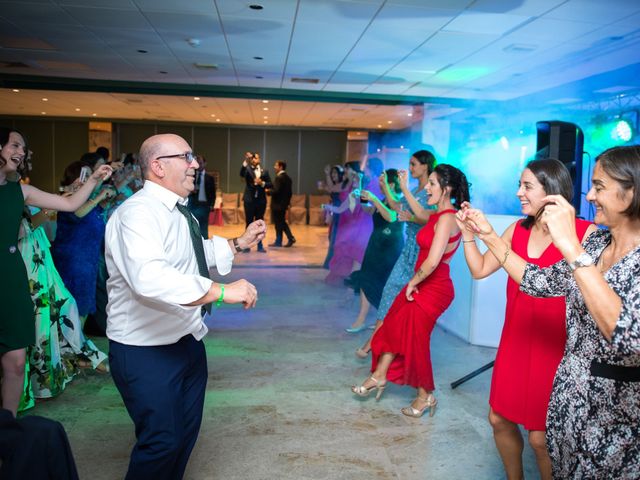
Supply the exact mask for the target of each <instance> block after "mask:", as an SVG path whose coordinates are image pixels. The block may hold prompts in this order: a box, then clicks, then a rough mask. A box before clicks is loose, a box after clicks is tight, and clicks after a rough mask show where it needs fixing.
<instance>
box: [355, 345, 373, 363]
mask: <svg viewBox="0 0 640 480" xmlns="http://www.w3.org/2000/svg"><path fill="white" fill-rule="evenodd" d="M370 351H371V350H365V349H363V348H362V347H358V348H356V357H358V358H362V359H363V360H364V359H365V358H367V357H368V356H369V352H370Z"/></svg>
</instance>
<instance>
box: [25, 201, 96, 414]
mask: <svg viewBox="0 0 640 480" xmlns="http://www.w3.org/2000/svg"><path fill="white" fill-rule="evenodd" d="M49 213H50V211H48V210H41V211H34V212H33V214H31V213H30V212H28V211H26V212H25V214H24V218H23V220H22V228H21V234H22V235H21V236H20V239H19V241H18V249H19V250H20V253H21V254H22V259H23V260H24V263H25V266H26V267H27V276H28V278H29V287H30V289H31V299H32V300H33V304H34V307H35V319H36V338H35V344H34V345H32V346H29V348H28V349H27V354H28V361H29V364H28V367H27V373H28V374H29V377H28V378H27V381H26V382H25V392H24V395H23V399H22V402H21V406H20V410H24V409H27V408H30V407H32V406H33V405H34V399H35V398H51V397H54V396H56V395H59V394H60V393H62V391H63V390H64V388H65V386H66V385H67V383H69V382H70V381H71V380H72V379H73V377H74V376H75V375H76V374H77V373H78V372H79V367H87V366H91V367H92V368H95V369H97V370H98V371H101V372H106V371H107V370H106V359H107V356H106V355H105V354H104V353H103V352H101V351H100V350H98V348H97V347H96V346H95V345H94V343H93V342H92V341H91V340H89V339H88V338H86V337H85V336H84V334H83V333H82V324H81V322H80V316H79V314H78V306H77V304H76V301H75V299H74V298H73V297H72V296H71V293H69V290H67V288H66V287H65V285H64V283H63V281H62V278H60V275H59V274H58V270H57V269H56V267H55V265H54V264H53V260H52V258H51V251H50V244H49V240H48V239H47V236H46V234H45V232H44V229H43V228H40V225H41V224H42V222H43V221H44V220H45V219H46V218H47V217H48V214H49Z"/></svg>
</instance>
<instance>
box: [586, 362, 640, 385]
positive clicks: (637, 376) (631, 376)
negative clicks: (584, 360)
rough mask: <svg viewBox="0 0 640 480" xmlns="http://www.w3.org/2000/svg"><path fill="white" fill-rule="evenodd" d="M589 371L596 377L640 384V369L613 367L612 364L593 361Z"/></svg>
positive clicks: (621, 366)
mask: <svg viewBox="0 0 640 480" xmlns="http://www.w3.org/2000/svg"><path fill="white" fill-rule="evenodd" d="M589 370H590V371H591V375H593V376H594V377H602V378H609V379H611V380H618V381H619V382H640V367H625V366H623V365H611V364H610V363H603V362H599V361H597V360H592V361H591V367H590V369H589Z"/></svg>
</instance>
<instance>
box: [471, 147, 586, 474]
mask: <svg viewBox="0 0 640 480" xmlns="http://www.w3.org/2000/svg"><path fill="white" fill-rule="evenodd" d="M547 195H561V196H562V197H563V198H564V199H566V200H567V201H568V202H570V201H571V198H572V197H573V183H572V181H571V176H570V175H569V171H568V170H567V168H566V167H565V166H564V165H563V164H562V162H559V161H558V160H554V159H549V158H547V159H540V160H533V161H531V162H529V163H528V164H527V166H526V168H525V169H524V171H523V172H522V175H521V176H520V184H519V188H518V192H517V196H518V199H519V200H520V205H521V209H522V213H523V214H524V215H526V217H525V218H524V219H522V220H518V221H517V222H515V223H513V224H511V225H510V226H509V227H508V228H507V229H506V230H505V232H504V233H503V234H502V239H503V240H504V241H505V242H506V243H507V244H509V245H510V248H511V249H512V250H513V252H514V253H516V254H518V255H519V256H520V257H522V258H523V259H525V260H526V261H527V262H529V263H532V264H535V265H538V266H540V267H548V266H549V265H553V264H554V263H556V262H558V261H560V260H561V259H562V254H561V253H560V251H559V250H558V249H557V248H556V247H554V246H553V244H552V242H551V235H550V234H549V231H548V230H547V229H546V228H545V227H544V226H543V224H542V222H541V216H542V213H543V212H544V207H545V203H544V202H543V200H542V199H543V198H545V197H546V196H547ZM459 226H461V225H459ZM575 227H576V232H577V234H578V236H579V238H581V239H582V240H584V239H585V238H586V237H588V236H589V235H590V234H591V233H592V232H594V231H595V229H596V227H595V225H593V224H592V223H591V222H587V221H585V220H580V219H575ZM462 232H463V245H464V254H465V258H466V260H467V264H468V265H469V270H470V271H471V275H472V276H473V278H475V279H481V278H485V277H488V276H489V275H491V274H492V273H494V272H495V271H497V270H498V269H499V268H500V263H499V261H498V259H497V258H496V257H495V256H494V255H493V254H492V253H491V252H490V251H487V252H486V253H485V254H484V255H483V254H481V253H480V251H479V250H478V247H477V246H476V243H475V241H474V239H473V233H471V232H469V231H468V230H466V229H464V228H463V230H462ZM565 308H566V307H565V300H564V297H556V298H534V297H531V296H529V295H527V294H526V293H524V292H521V291H520V290H519V289H518V285H517V284H516V282H514V281H513V280H512V279H509V281H508V282H507V306H506V313H505V320H504V326H503V328H502V337H501V338H500V346H499V347H498V353H497V355H496V361H495V365H494V367H493V377H492V380H491V393H490V397H489V404H490V405H491V409H490V413H489V422H490V423H491V426H492V427H493V437H494V439H495V442H496V447H497V448H498V452H499V453H500V457H501V458H502V462H503V464H504V469H505V472H506V474H507V478H508V479H509V480H511V479H519V478H522V477H523V475H524V473H523V468H522V451H523V447H524V444H523V441H522V435H521V433H520V428H519V426H518V425H522V426H523V427H524V428H525V429H526V430H528V431H529V434H528V440H529V444H530V445H531V447H532V449H533V451H534V453H535V456H536V461H537V463H538V469H539V471H540V478H541V479H543V480H547V479H550V478H551V461H550V459H549V454H548V453H547V446H546V444H545V438H544V437H545V420H546V417H547V407H548V405H549V397H550V395H551V387H552V384H553V377H554V376H555V373H556V369H557V368H558V364H559V363H560V360H561V359H562V354H563V352H564V347H565V342H566V329H565V322H566V314H565Z"/></svg>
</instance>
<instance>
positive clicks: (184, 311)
mask: <svg viewBox="0 0 640 480" xmlns="http://www.w3.org/2000/svg"><path fill="white" fill-rule="evenodd" d="M178 202H180V203H181V204H184V203H186V200H185V199H183V198H181V197H179V196H178V195H176V194H175V193H173V192H171V191H170V190H167V189H166V188H164V187H162V186H160V185H158V184H156V183H154V182H150V181H146V182H145V184H144V187H143V188H142V189H141V190H139V191H138V192H137V193H136V194H135V195H133V196H132V197H130V198H129V199H127V200H126V201H125V202H124V203H123V204H122V205H120V207H118V209H117V210H116V211H115V213H114V214H113V215H112V216H111V218H110V219H109V222H108V223H107V229H106V234H105V247H106V248H105V260H106V263H107V270H108V271H109V279H108V280H107V292H108V294H109V303H108V304H107V337H109V338H110V339H111V340H114V341H116V342H119V343H124V344H127V345H139V346H153V345H169V344H172V343H176V342H177V341H178V340H180V339H181V338H182V337H184V336H185V335H188V334H192V335H193V336H194V337H195V338H196V339H198V340H200V339H201V338H202V337H204V335H205V334H206V333H207V327H206V326H205V324H204V322H203V321H202V316H201V314H200V311H201V309H200V307H199V306H197V307H188V306H185V305H186V304H188V303H191V302H193V301H195V300H198V299H199V298H201V297H202V296H204V295H205V294H206V293H207V292H208V291H209V288H210V286H211V283H212V281H211V280H210V279H208V278H204V277H202V276H200V274H199V273H198V264H197V261H196V255H195V252H194V250H193V244H192V243H191V237H190V235H189V225H188V223H187V219H186V218H185V217H184V216H183V215H182V214H181V213H180V212H179V211H178V209H177V208H175V205H176V203H178ZM203 244H204V251H205V256H206V259H207V264H208V265H209V267H213V266H214V265H215V266H216V268H217V270H218V272H219V273H220V274H221V275H226V274H227V273H229V272H230V271H231V265H232V263H233V256H234V255H233V251H232V250H231V248H230V247H229V244H228V242H227V240H226V239H224V238H221V237H215V236H214V237H213V238H212V239H209V240H204V241H203Z"/></svg>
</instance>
